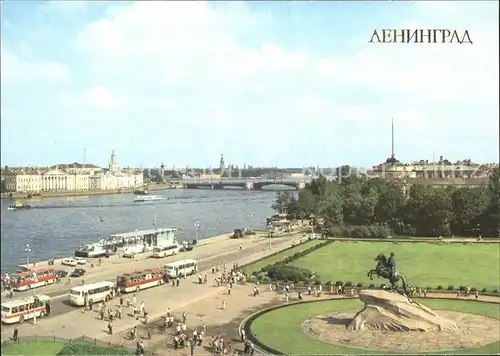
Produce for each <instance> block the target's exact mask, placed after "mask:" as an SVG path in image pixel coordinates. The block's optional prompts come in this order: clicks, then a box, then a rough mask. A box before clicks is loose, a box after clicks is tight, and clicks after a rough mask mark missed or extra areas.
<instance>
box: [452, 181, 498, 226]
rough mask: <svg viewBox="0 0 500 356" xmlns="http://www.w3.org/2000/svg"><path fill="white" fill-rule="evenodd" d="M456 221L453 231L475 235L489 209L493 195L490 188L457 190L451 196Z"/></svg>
mask: <svg viewBox="0 0 500 356" xmlns="http://www.w3.org/2000/svg"><path fill="white" fill-rule="evenodd" d="M451 199H452V201H453V214H454V219H453V221H452V222H451V229H452V231H454V232H456V233H458V234H463V235H472V234H475V233H473V232H474V229H475V228H476V226H477V224H480V223H481V221H480V220H481V216H482V215H483V214H484V212H485V211H486V210H487V209H488V206H489V205H490V202H491V195H490V191H489V190H488V187H473V188H468V189H461V188H457V189H455V191H454V192H453V193H452V195H451Z"/></svg>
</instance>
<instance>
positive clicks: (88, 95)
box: [83, 86, 119, 109]
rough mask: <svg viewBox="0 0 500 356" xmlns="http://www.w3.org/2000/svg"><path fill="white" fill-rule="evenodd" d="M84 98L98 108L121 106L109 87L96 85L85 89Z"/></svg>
mask: <svg viewBox="0 0 500 356" xmlns="http://www.w3.org/2000/svg"><path fill="white" fill-rule="evenodd" d="M83 97H84V100H85V101H86V102H88V103H89V104H90V105H94V106H96V107H97V108H102V109H112V108H115V107H117V106H119V102H118V101H116V100H115V99H114V98H113V95H112V94H111V92H110V91H109V90H108V88H106V87H103V86H95V87H92V88H89V89H87V90H85V92H84V95H83Z"/></svg>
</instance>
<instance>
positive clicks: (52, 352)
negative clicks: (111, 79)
mask: <svg viewBox="0 0 500 356" xmlns="http://www.w3.org/2000/svg"><path fill="white" fill-rule="evenodd" d="M2 355H25V356H28V355H37V356H38V355H41V356H58V355H61V356H62V355H71V356H73V355H133V351H132V350H129V349H118V348H108V347H100V346H95V345H94V344H92V343H90V342H86V341H79V342H74V343H64V342H60V341H27V342H20V343H18V344H9V345H6V346H4V347H2Z"/></svg>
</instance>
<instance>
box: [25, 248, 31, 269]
mask: <svg viewBox="0 0 500 356" xmlns="http://www.w3.org/2000/svg"><path fill="white" fill-rule="evenodd" d="M24 251H25V252H26V253H27V254H28V255H27V256H26V265H27V266H28V267H29V264H30V253H31V248H30V245H29V244H28V245H26V248H25V249H24Z"/></svg>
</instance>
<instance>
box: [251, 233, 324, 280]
mask: <svg viewBox="0 0 500 356" xmlns="http://www.w3.org/2000/svg"><path fill="white" fill-rule="evenodd" d="M323 242H324V241H322V240H311V241H307V242H304V243H303V244H301V245H298V246H296V247H293V248H291V249H289V250H286V251H283V252H280V253H278V254H276V255H274V256H271V257H269V258H265V259H263V260H261V261H257V262H255V263H252V264H250V265H248V266H246V267H245V268H243V272H245V273H247V274H248V275H250V274H252V272H253V271H259V270H260V269H261V268H263V267H266V266H267V265H272V264H273V263H276V262H279V261H283V260H284V259H285V258H287V257H288V256H292V255H294V254H296V253H297V252H301V251H304V250H307V249H308V248H310V247H313V246H316V245H319V244H320V243H323Z"/></svg>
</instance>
